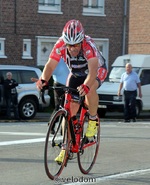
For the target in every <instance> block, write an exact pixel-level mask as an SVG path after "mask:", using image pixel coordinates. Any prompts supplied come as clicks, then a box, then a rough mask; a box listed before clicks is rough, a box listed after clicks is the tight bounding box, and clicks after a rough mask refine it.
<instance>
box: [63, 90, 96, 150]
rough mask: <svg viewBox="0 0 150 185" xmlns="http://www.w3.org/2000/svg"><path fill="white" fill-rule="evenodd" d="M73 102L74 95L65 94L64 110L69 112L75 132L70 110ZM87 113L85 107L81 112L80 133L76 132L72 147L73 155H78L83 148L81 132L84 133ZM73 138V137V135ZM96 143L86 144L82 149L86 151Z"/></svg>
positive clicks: (69, 120)
mask: <svg viewBox="0 0 150 185" xmlns="http://www.w3.org/2000/svg"><path fill="white" fill-rule="evenodd" d="M73 101H74V100H73V99H72V95H71V94H70V93H68V92H67V93H66V94H65V103H64V109H65V110H66V111H67V112H68V115H67V116H68V122H69V123H71V122H72V125H73V130H74V127H75V125H74V123H73V121H72V120H71V110H70V104H71V102H73ZM86 113H87V109H86V108H84V107H82V108H81V111H80V116H79V120H78V131H77V132H75V131H74V134H75V143H74V144H72V146H71V152H73V153H78V152H79V150H80V147H81V143H80V141H81V132H82V129H83V124H84V118H85V115H86ZM69 130H70V125H69ZM69 132H70V131H69ZM70 134H71V133H70ZM71 138H72V135H71ZM95 143H96V141H93V142H90V143H87V144H84V146H83V147H82V149H84V148H86V147H89V146H91V145H93V144H95Z"/></svg>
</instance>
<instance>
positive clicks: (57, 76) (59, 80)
mask: <svg viewBox="0 0 150 185" xmlns="http://www.w3.org/2000/svg"><path fill="white" fill-rule="evenodd" d="M68 75H69V69H68V67H67V65H66V64H65V62H64V61H63V59H62V58H61V59H60V61H59V63H58V65H57V67H56V68H55V70H54V71H53V75H52V76H53V80H54V81H53V86H54V87H61V86H65V85H66V82H67V78H68ZM63 93H64V91H63V90H62V89H56V90H54V103H55V108H56V109H57V105H58V104H59V98H60V97H62V95H63ZM62 98H63V97H62ZM61 103H62V105H63V103H64V98H63V100H62V102H61Z"/></svg>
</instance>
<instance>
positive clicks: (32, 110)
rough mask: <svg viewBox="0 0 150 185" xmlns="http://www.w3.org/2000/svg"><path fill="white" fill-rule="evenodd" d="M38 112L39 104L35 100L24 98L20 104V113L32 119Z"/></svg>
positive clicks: (23, 117)
mask: <svg viewBox="0 0 150 185" xmlns="http://www.w3.org/2000/svg"><path fill="white" fill-rule="evenodd" d="M36 112H37V106H36V103H35V101H34V100H32V99H24V100H23V101H22V102H21V103H20V105H19V115H20V117H21V118H22V119H32V118H34V117H35V115H36Z"/></svg>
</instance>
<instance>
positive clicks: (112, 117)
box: [0, 112, 150, 123]
mask: <svg viewBox="0 0 150 185" xmlns="http://www.w3.org/2000/svg"><path fill="white" fill-rule="evenodd" d="M50 116H51V113H47V112H38V113H37V114H36V116H35V118H33V119H30V120H21V121H19V122H48V121H49V118H50ZM100 120H101V121H102V122H108V121H109V122H110V121H111V122H112V121H121V122H122V121H123V113H118V112H108V113H106V116H105V118H100ZM137 121H146V122H150V113H149V112H143V113H141V115H140V117H139V118H137ZM0 122H9V123H10V122H18V121H16V120H7V119H4V118H3V117H0Z"/></svg>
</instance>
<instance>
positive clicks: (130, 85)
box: [118, 63, 142, 122]
mask: <svg viewBox="0 0 150 185" xmlns="http://www.w3.org/2000/svg"><path fill="white" fill-rule="evenodd" d="M125 69H126V72H124V73H123V74H122V76H121V80H120V86H119V89H118V96H120V95H121V89H122V88H123V93H124V122H130V119H132V121H133V122H136V97H137V89H138V90H139V93H138V96H139V97H140V98H142V92H141V82H140V79H139V77H138V75H137V73H136V72H134V71H132V65H131V64H130V63H127V64H126V66H125Z"/></svg>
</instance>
